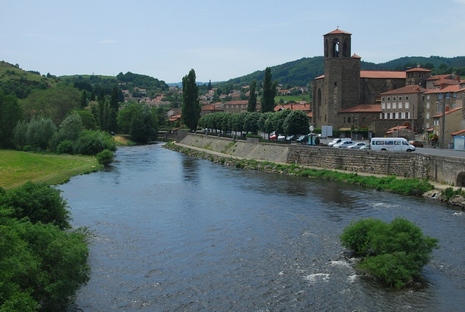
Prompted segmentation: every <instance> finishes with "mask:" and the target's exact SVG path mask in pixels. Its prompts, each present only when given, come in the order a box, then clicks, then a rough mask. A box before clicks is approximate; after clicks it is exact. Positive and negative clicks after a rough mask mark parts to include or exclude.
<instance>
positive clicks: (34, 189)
mask: <svg viewBox="0 0 465 312" xmlns="http://www.w3.org/2000/svg"><path fill="white" fill-rule="evenodd" d="M0 206H4V207H12V208H13V213H12V217H14V218H16V219H18V220H21V219H23V218H27V219H28V220H29V221H30V222H32V223H38V222H40V223H50V224H53V225H56V226H58V227H59V228H60V229H67V228H69V227H70V224H69V221H70V214H69V211H68V210H67V209H66V201H65V200H64V199H63V198H62V197H61V196H60V191H59V190H57V189H54V188H52V187H50V186H48V185H46V184H35V183H32V182H26V183H25V184H24V185H22V186H21V187H19V188H17V189H14V190H11V191H8V192H6V193H5V194H3V196H0Z"/></svg>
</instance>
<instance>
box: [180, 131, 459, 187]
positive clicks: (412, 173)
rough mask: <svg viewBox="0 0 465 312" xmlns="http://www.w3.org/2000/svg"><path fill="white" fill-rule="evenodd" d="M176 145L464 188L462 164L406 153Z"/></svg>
mask: <svg viewBox="0 0 465 312" xmlns="http://www.w3.org/2000/svg"><path fill="white" fill-rule="evenodd" d="M180 143H183V144H186V145H190V146H194V147H197V148H202V149H205V150H207V151H208V150H210V151H213V152H218V153H223V154H227V155H231V156H236V157H242V158H246V159H256V160H262V161H270V162H275V163H295V164H299V165H303V166H311V167H317V168H323V169H332V170H345V171H349V172H358V173H366V174H380V175H395V176H399V177H407V178H419V179H427V180H430V181H436V182H439V183H444V184H448V185H451V186H465V161H464V160H463V159H461V158H454V157H439V156H433V155H425V154H419V153H415V152H413V153H407V152H374V151H371V150H361V151H360V150H347V149H336V148H331V147H325V146H308V145H299V144H276V143H255V142H246V141H234V140H232V139H229V138H221V137H215V136H211V135H208V136H207V135H203V134H188V135H186V136H185V137H184V138H183V139H182V140H181V141H180Z"/></svg>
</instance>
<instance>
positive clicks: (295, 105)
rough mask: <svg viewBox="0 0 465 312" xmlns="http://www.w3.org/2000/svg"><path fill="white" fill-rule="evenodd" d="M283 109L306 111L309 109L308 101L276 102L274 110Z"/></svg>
mask: <svg viewBox="0 0 465 312" xmlns="http://www.w3.org/2000/svg"><path fill="white" fill-rule="evenodd" d="M284 109H290V110H301V111H308V110H310V104H309V103H305V104H300V103H292V104H278V105H276V106H275V108H274V110H275V111H278V110H284Z"/></svg>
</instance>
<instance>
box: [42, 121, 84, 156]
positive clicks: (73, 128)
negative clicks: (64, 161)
mask: <svg viewBox="0 0 465 312" xmlns="http://www.w3.org/2000/svg"><path fill="white" fill-rule="evenodd" d="M82 130H84V127H83V125H82V119H81V116H79V115H78V114H77V113H73V114H71V115H69V116H68V117H66V118H65V120H63V122H62V123H61V125H60V127H59V128H58V131H57V132H55V134H54V136H53V138H52V141H51V144H50V145H51V149H52V150H56V147H57V146H58V145H59V144H60V142H62V141H64V140H68V141H71V142H72V141H76V140H77V139H78V138H79V135H80V133H81V131H82Z"/></svg>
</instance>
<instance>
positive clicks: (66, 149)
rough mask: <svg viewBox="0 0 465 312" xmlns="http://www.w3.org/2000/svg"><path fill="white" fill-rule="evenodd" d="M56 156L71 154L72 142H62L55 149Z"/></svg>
mask: <svg viewBox="0 0 465 312" xmlns="http://www.w3.org/2000/svg"><path fill="white" fill-rule="evenodd" d="M56 152H57V154H73V141H70V140H63V141H61V142H60V143H59V144H58V146H57V147H56Z"/></svg>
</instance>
